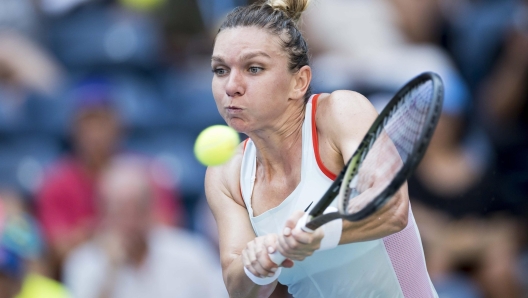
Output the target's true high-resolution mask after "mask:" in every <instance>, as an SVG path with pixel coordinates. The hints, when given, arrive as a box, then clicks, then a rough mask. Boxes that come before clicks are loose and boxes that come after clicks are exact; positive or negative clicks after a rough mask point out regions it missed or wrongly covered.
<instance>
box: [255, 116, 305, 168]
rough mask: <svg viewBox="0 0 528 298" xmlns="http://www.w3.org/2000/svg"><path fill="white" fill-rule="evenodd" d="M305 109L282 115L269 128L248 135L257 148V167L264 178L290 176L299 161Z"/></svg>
mask: <svg viewBox="0 0 528 298" xmlns="http://www.w3.org/2000/svg"><path fill="white" fill-rule="evenodd" d="M304 114H305V109H304V107H303V108H302V109H298V110H297V111H295V112H292V113H284V117H282V120H279V121H277V122H276V123H275V124H274V125H273V126H271V127H270V128H266V129H262V130H258V131H254V132H253V133H251V134H250V135H249V137H250V138H251V140H252V141H253V143H254V144H255V146H256V147H257V165H258V166H259V167H261V170H264V174H265V175H266V176H269V175H275V174H284V175H288V174H290V173H291V172H292V171H293V170H294V169H295V168H297V166H298V165H297V163H300V161H301V157H302V156H301V153H302V127H303V122H304Z"/></svg>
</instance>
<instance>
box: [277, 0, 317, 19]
mask: <svg viewBox="0 0 528 298" xmlns="http://www.w3.org/2000/svg"><path fill="white" fill-rule="evenodd" d="M309 3H310V0H268V1H267V4H268V5H269V6H271V7H272V8H273V9H276V10H282V11H283V12H284V13H286V15H287V16H288V17H289V18H291V19H292V20H293V21H295V22H297V21H298V20H299V19H300V18H301V14H302V13H303V12H304V11H305V10H306V8H308V4H309Z"/></svg>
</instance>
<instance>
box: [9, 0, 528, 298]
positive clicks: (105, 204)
mask: <svg viewBox="0 0 528 298" xmlns="http://www.w3.org/2000/svg"><path fill="white" fill-rule="evenodd" d="M249 2H252V1H250V0H0V297H23V298H32V297H39V298H40V297H86V298H89V297H94V298H95V297H127V298H129V297H227V293H226V291H225V289H224V286H223V282H222V278H221V271H220V267H219V260H218V249H217V241H218V240H217V235H216V233H217V232H216V226H215V223H214V220H213V219H212V216H211V214H210V211H209V208H208V206H207V204H206V202H205V198H204V191H203V178H204V174H205V167H203V166H202V165H200V164H199V163H198V162H197V161H196V160H195V158H194V156H193V152H192V148H193V143H194V140H195V138H196V136H197V135H198V133H199V132H200V131H201V130H202V129H204V128H205V127H207V126H209V125H213V124H219V123H223V120H222V119H221V118H220V116H219V115H218V112H217V110H216V106H215V104H214V100H213V98H212V95H211V88H210V84H211V79H212V73H211V71H210V55H211V51H212V44H213V39H214V36H215V34H216V32H217V30H218V29H217V28H218V26H219V24H220V23H221V21H222V19H223V17H224V16H225V14H226V13H227V12H229V11H230V10H231V9H232V8H234V7H236V6H238V5H245V4H247V3H249ZM301 27H302V29H303V32H304V34H305V38H306V39H307V41H308V44H309V45H310V50H311V51H312V52H311V58H312V67H313V70H314V78H313V88H314V91H315V92H317V93H320V92H331V91H333V90H336V89H351V90H356V91H358V92H361V93H362V94H364V95H366V96H367V97H368V98H369V99H370V100H371V101H372V103H373V104H374V105H375V107H376V108H378V109H381V108H383V106H384V104H385V103H386V102H387V101H388V100H389V99H390V97H391V96H392V94H394V92H395V91H396V90H397V89H398V88H399V87H400V86H402V85H403V84H404V83H405V82H406V81H408V80H409V79H411V78H412V77H414V76H416V75H418V74H419V73H421V72H423V71H435V72H437V73H439V74H440V75H441V76H442V78H443V80H444V82H445V88H446V96H445V102H444V109H443V113H442V117H441V119H440V123H439V126H438V128H437V131H436V132H435V135H434V139H433V141H432V144H431V146H430V148H429V150H428V153H427V154H426V156H425V157H424V159H423V161H422V163H421V165H420V167H419V169H418V170H417V172H416V174H415V175H414V177H412V179H411V181H410V183H409V188H410V195H411V204H412V207H413V211H414V214H415V217H416V220H417V222H418V227H419V228H420V232H421V235H422V242H423V246H424V250H425V254H426V259H427V265H428V269H429V273H430V275H431V278H432V281H433V283H434V284H435V287H436V289H437V290H438V293H439V295H440V297H442V298H448V297H449V298H473V297H476V298H478V297H483V298H487V297H497V298H499V297H500V298H508V297H528V245H527V244H528V242H527V240H528V239H527V236H528V233H527V222H526V221H527V219H528V1H524V0H422V1H413V0H315V1H313V2H312V4H311V6H310V8H309V10H308V11H307V12H306V13H305V15H304V17H303V19H302V20H301ZM205 285H207V286H205ZM274 297H288V294H287V289H285V288H284V287H279V288H278V289H277V290H276V292H275V293H274Z"/></svg>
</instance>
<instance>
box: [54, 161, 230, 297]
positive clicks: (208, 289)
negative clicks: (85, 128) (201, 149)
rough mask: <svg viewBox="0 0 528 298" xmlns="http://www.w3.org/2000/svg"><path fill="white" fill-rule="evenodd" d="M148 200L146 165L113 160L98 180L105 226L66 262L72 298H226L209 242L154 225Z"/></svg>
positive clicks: (66, 278) (149, 197) (149, 193)
mask: <svg viewBox="0 0 528 298" xmlns="http://www.w3.org/2000/svg"><path fill="white" fill-rule="evenodd" d="M151 202H152V186H151V185H150V183H149V179H148V166H146V165H145V164H144V163H143V162H142V161H141V160H139V159H138V158H136V157H119V158H118V159H116V160H114V161H113V162H112V163H111V165H110V166H109V168H108V169H107V170H106V172H105V173H104V174H103V175H102V179H101V181H100V203H101V204H100V206H101V209H102V210H101V211H102V213H101V214H103V215H102V216H103V217H104V218H103V220H102V222H103V224H102V226H101V227H100V228H99V229H98V231H97V232H96V234H95V236H94V238H93V240H91V241H90V242H88V243H86V244H84V245H82V246H80V247H79V248H77V249H75V250H74V251H73V252H72V253H71V255H70V256H69V257H68V258H67V260H66V262H65V268H64V280H65V284H66V285H67V287H68V288H69V289H70V290H71V293H72V296H73V297H74V298H102V297H115V298H119V297H123V298H124V297H126V298H134V297H138V298H139V297H157V298H164V297H167V298H168V297H182V298H185V297H189V298H191V297H227V292H226V290H225V288H224V286H223V283H222V277H221V271H220V267H219V264H217V261H215V260H216V258H217V256H216V255H215V254H214V251H213V250H210V248H209V247H208V245H209V244H208V243H207V242H205V241H204V240H202V239H200V238H199V237H197V236H196V235H193V234H191V233H189V232H186V231H184V230H181V229H176V228H169V227H162V226H158V225H156V224H155V223H154V221H153V219H152V204H151Z"/></svg>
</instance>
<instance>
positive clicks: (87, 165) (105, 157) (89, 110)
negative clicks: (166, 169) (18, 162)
mask: <svg viewBox="0 0 528 298" xmlns="http://www.w3.org/2000/svg"><path fill="white" fill-rule="evenodd" d="M108 88H109V87H108V85H107V84H106V83H102V82H91V83H89V84H86V85H84V86H83V87H81V88H79V90H78V94H77V98H75V100H76V102H75V108H74V119H73V123H72V142H73V153H72V154H67V155H66V156H64V157H63V158H62V159H60V160H58V161H57V162H56V163H55V164H54V165H53V166H52V167H51V169H50V171H49V173H48V175H47V177H45V180H44V182H43V186H42V188H41V190H40V192H39V193H38V196H37V200H36V204H37V213H38V216H39V219H40V220H41V222H42V228H43V231H44V235H45V237H46V239H47V241H48V243H49V246H50V249H51V253H52V257H53V258H54V259H55V263H57V264H56V268H60V264H61V261H62V260H63V258H64V257H65V256H67V254H68V253H69V252H70V251H71V250H72V249H73V248H74V247H75V246H77V245H79V244H81V243H83V242H85V241H87V240H88V239H89V238H90V237H91V235H92V233H93V231H94V229H95V227H96V225H97V224H98V222H99V215H100V214H99V212H98V208H97V205H98V204H97V200H96V192H95V188H96V186H95V184H96V181H97V180H98V177H99V174H100V172H101V170H102V169H103V168H104V167H105V166H107V164H108V162H109V161H110V159H111V158H112V156H113V155H114V154H116V152H118V151H119V150H120V148H119V147H120V138H121V132H122V131H121V125H120V122H119V118H118V115H117V111H116V109H115V107H114V106H113V101H112V99H111V98H110V92H109V89H108ZM154 193H155V202H154V206H155V207H154V209H155V210H156V220H157V221H159V222H162V223H165V224H169V225H172V224H174V223H175V222H176V219H180V218H181V214H180V213H179V212H180V210H181V209H179V208H177V207H176V205H175V204H176V203H178V201H176V200H175V197H174V195H175V194H176V192H175V191H174V190H170V189H166V188H164V187H161V186H160V185H158V184H157V185H156V188H155V190H154Z"/></svg>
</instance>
